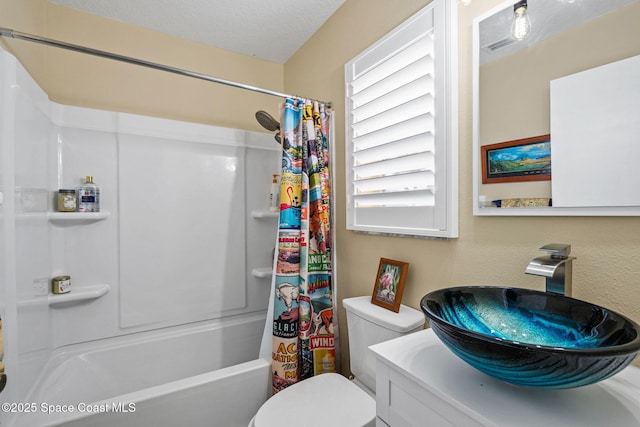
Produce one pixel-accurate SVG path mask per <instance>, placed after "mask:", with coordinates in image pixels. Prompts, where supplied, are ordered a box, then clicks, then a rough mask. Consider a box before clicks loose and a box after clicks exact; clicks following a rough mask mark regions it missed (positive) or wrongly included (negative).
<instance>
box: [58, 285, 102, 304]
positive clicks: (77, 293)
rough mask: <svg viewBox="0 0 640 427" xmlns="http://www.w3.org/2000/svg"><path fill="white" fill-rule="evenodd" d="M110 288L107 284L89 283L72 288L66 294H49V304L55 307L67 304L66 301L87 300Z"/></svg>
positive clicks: (98, 296) (100, 295) (97, 296)
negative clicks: (89, 284) (88, 284)
mask: <svg viewBox="0 0 640 427" xmlns="http://www.w3.org/2000/svg"><path fill="white" fill-rule="evenodd" d="M110 290H111V286H109V285H106V284H104V285H91V286H83V287H81V288H78V289H73V288H72V290H71V292H67V293H66V294H52V295H49V306H50V307H56V306H61V305H67V304H68V303H74V302H82V301H89V300H93V299H98V298H100V297H102V296H105V295H106V294H107V293H109V291H110Z"/></svg>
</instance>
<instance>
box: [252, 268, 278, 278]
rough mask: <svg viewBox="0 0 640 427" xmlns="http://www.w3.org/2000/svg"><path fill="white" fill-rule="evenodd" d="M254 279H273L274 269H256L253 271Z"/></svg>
mask: <svg viewBox="0 0 640 427" xmlns="http://www.w3.org/2000/svg"><path fill="white" fill-rule="evenodd" d="M251 274H252V275H253V277H258V278H264V277H271V276H272V275H273V269H272V268H271V267H262V268H254V269H253V270H251Z"/></svg>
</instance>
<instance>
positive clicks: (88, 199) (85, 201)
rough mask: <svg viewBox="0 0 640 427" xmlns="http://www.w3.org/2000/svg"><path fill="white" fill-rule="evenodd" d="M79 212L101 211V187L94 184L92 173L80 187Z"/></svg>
mask: <svg viewBox="0 0 640 427" xmlns="http://www.w3.org/2000/svg"><path fill="white" fill-rule="evenodd" d="M78 212H100V188H98V186H97V185H95V184H94V182H93V177H92V176H90V175H88V176H87V179H86V182H85V183H84V184H83V185H81V186H80V187H78Z"/></svg>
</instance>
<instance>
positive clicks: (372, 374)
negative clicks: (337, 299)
mask: <svg viewBox="0 0 640 427" xmlns="http://www.w3.org/2000/svg"><path fill="white" fill-rule="evenodd" d="M342 304H343V306H344V308H345V310H346V311H347V329H348V331H349V352H350V362H351V372H352V373H353V375H354V377H355V378H354V379H353V380H351V381H350V380H348V379H346V378H345V377H343V376H342V375H340V374H322V375H317V376H315V377H312V378H309V379H306V380H304V381H301V382H299V383H296V384H294V385H292V386H290V387H287V388H286V389H284V390H282V391H280V392H279V393H277V394H276V395H274V396H272V397H271V398H270V399H269V400H267V401H266V402H265V403H264V404H263V405H262V407H261V408H260V409H259V410H258V412H257V413H256V415H255V416H254V417H253V419H252V420H251V423H250V424H249V427H274V426H281V425H282V424H283V422H285V421H286V420H296V419H300V420H301V419H304V425H305V426H307V427H315V426H318V427H325V426H327V425H341V426H349V427H350V426H374V425H375V423H376V401H375V387H376V359H375V356H374V354H373V353H372V352H371V351H369V349H368V347H369V346H371V345H374V344H378V343H381V342H383V341H388V340H390V339H393V338H397V337H400V336H402V335H406V334H409V333H412V332H417V331H420V330H422V329H423V327H424V323H425V318H424V315H423V314H422V312H421V311H418V310H414V309H413V308H411V307H407V306H405V305H401V306H400V311H399V312H398V313H394V312H393V311H390V310H387V309H385V308H382V307H379V306H377V305H373V304H372V303H371V297H370V296H363V297H355V298H347V299H344V300H343V301H342ZM328 416H330V417H331V420H328V419H327V417H328ZM294 423H295V422H294ZM300 425H302V424H300Z"/></svg>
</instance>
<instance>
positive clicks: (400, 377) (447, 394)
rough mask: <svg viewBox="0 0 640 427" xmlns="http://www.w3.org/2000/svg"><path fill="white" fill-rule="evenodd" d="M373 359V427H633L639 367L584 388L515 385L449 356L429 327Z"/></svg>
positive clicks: (639, 403)
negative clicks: (374, 415) (535, 387)
mask: <svg viewBox="0 0 640 427" xmlns="http://www.w3.org/2000/svg"><path fill="white" fill-rule="evenodd" d="M369 349H370V351H373V353H374V354H375V356H376V369H377V370H376V414H377V419H376V425H377V426H379V427H381V426H391V427H405V426H416V427H420V426H427V425H429V426H438V427H441V426H455V427H467V426H518V427H524V426H543V425H559V426H584V427H586V426H603V425H606V426H608V427H612V426H620V427H622V426H625V427H628V426H635V425H640V369H639V368H637V367H635V366H630V367H627V368H626V369H624V370H623V371H622V372H620V373H619V374H617V375H615V376H613V377H611V378H609V379H607V380H604V381H601V382H599V383H596V384H592V385H589V386H585V387H580V388H575V389H566V390H543V389H533V388H525V387H519V386H515V385H512V384H508V383H505V382H503V381H501V380H498V379H496V378H493V377H490V376H488V375H485V374H483V373H482V372H480V371H478V370H476V369H475V368H473V367H471V366H470V365H468V364H467V363H465V362H463V361H462V360H460V359H459V358H458V357H457V356H455V355H454V354H453V353H452V352H451V351H450V350H449V349H448V348H447V347H446V346H445V345H444V344H443V343H442V342H441V341H440V340H439V339H438V338H437V337H436V336H435V334H434V333H433V331H432V330H430V329H425V330H423V331H420V332H416V333H413V334H410V335H406V336H403V337H400V338H397V339H394V340H390V341H386V342H383V343H380V344H376V345H374V346H371V347H369Z"/></svg>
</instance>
